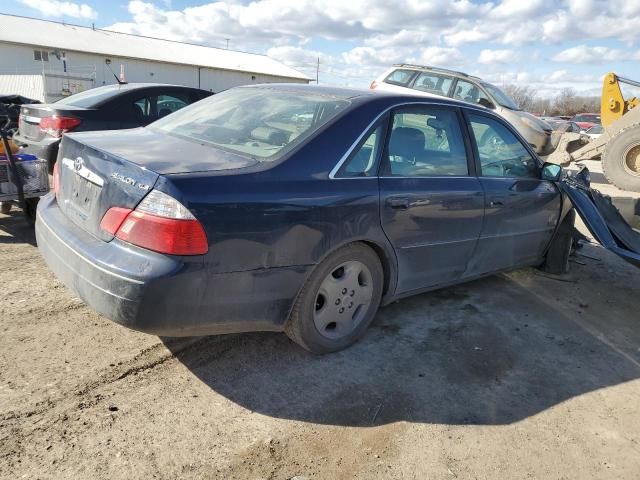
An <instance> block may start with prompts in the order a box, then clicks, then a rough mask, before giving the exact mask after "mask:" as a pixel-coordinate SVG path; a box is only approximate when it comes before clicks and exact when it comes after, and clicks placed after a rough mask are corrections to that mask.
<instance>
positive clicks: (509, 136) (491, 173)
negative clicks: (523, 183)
mask: <svg viewBox="0 0 640 480" xmlns="http://www.w3.org/2000/svg"><path fill="white" fill-rule="evenodd" d="M469 120H470V122H471V130H472V132H473V136H474V137H475V140H476V145H477V147H478V155H479V157H480V170H481V175H482V176H483V177H513V178H520V177H524V178H539V177H540V175H539V168H540V167H539V166H538V163H537V162H536V160H535V159H534V158H533V157H532V156H531V154H530V153H529V151H528V150H527V149H526V148H525V146H524V145H523V144H522V143H521V142H520V140H518V138H516V136H515V135H514V134H513V133H511V132H510V131H509V130H508V129H507V127H505V126H504V125H503V124H502V123H501V122H498V121H497V120H494V119H492V118H488V117H485V116H482V115H476V114H470V115H469Z"/></svg>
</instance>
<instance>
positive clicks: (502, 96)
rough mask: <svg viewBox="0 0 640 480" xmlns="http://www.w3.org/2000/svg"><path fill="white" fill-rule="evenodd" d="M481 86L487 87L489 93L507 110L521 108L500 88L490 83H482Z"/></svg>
mask: <svg viewBox="0 0 640 480" xmlns="http://www.w3.org/2000/svg"><path fill="white" fill-rule="evenodd" d="M482 86H483V87H484V88H486V89H487V91H488V92H489V95H491V96H492V97H493V98H494V99H495V101H496V102H498V104H499V105H502V106H503V107H505V108H508V109H509V110H522V109H521V108H520V107H519V106H518V105H516V102H514V101H513V99H512V98H511V97H510V96H509V95H507V94H506V93H504V92H503V91H502V90H500V89H499V88H498V87H496V86H494V85H491V84H490V83H483V84H482Z"/></svg>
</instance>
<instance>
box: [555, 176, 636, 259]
mask: <svg viewBox="0 0 640 480" xmlns="http://www.w3.org/2000/svg"><path fill="white" fill-rule="evenodd" d="M558 186H559V187H560V189H561V190H562V191H563V192H565V193H566V194H567V195H568V196H569V198H570V199H571V202H572V203H573V206H574V207H575V209H576V211H577V212H578V215H580V217H581V218H582V220H583V221H584V223H585V225H586V226H587V228H588V229H589V231H590V232H591V234H592V235H593V237H594V238H595V239H596V240H597V241H598V242H599V243H600V244H601V245H602V246H603V247H605V248H606V249H607V250H610V251H612V252H613V253H615V254H616V255H618V256H619V257H621V258H623V259H624V260H626V261H627V262H629V263H631V264H633V265H635V266H636V267H639V268H640V232H638V231H636V230H634V229H633V228H631V226H630V225H629V224H628V223H627V222H626V221H625V220H624V218H623V217H622V215H620V212H618V210H617V209H616V208H615V207H614V206H613V204H612V203H611V200H610V199H609V198H608V197H606V196H604V195H602V194H601V193H600V192H599V191H597V190H594V189H592V188H591V187H590V181H589V170H588V169H587V168H586V167H583V168H582V169H581V170H580V171H579V172H578V173H576V174H568V175H566V176H565V177H564V178H563V179H562V180H560V181H559V182H558Z"/></svg>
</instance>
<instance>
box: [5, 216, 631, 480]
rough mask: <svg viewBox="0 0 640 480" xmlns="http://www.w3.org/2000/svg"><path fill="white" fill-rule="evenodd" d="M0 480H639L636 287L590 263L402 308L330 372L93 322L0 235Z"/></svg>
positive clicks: (604, 260) (323, 362) (271, 347)
mask: <svg viewBox="0 0 640 480" xmlns="http://www.w3.org/2000/svg"><path fill="white" fill-rule="evenodd" d="M0 265H1V266H2V268H1V270H0V285H2V289H1V291H0V478H3V479H4V478H7V479H14V478H40V479H47V478H92V479H93V478H95V479H114V480H115V479H131V478H159V479H173V478H181V479H182V478H185V479H190V478H212V479H217V478H220V479H291V478H293V477H296V478H297V479H299V480H301V479H309V480H310V479H342V478H344V479H350V478H357V479H372V478H385V479H387V478H388V479H411V478H420V479H500V480H504V479H534V478H539V479H569V478H571V479H581V480H584V479H587V478H588V479H614V478H615V479H637V478H638V477H639V476H640V400H639V399H640V380H639V378H640V315H639V314H638V310H639V308H640V304H639V303H638V301H639V299H640V271H638V270H636V269H634V268H632V267H630V266H628V265H627V264H625V263H624V262H622V261H619V260H618V259H617V257H613V256H612V255H610V254H609V253H608V252H607V251H604V250H603V249H602V248H600V247H597V246H591V245H587V246H585V247H583V249H582V254H581V255H578V256H576V257H575V258H574V259H573V263H572V273H571V274H569V275H567V276H563V277H549V276H545V275H543V274H541V273H540V272H538V271H536V270H534V269H524V270H519V271H515V272H512V273H508V274H502V275H498V276H494V277H490V278H487V279H483V280H480V281H475V282H473V283H468V284H465V285H461V286H458V287H455V288H448V289H445V290H441V291H437V292H432V293H429V294H424V295H420V296H417V297H414V298H409V299H406V300H403V301H401V302H398V303H395V304H393V305H391V306H389V307H386V308H384V309H382V310H381V311H380V313H379V314H378V316H377V318H376V320H375V323H374V325H373V326H372V328H371V329H370V330H369V332H368V333H367V335H366V337H365V338H364V339H363V340H362V341H361V342H359V343H358V344H357V345H355V346H354V347H352V348H350V349H348V350H346V351H343V352H340V353H338V354H333V355H328V356H323V357H317V356H313V355H310V354H307V353H306V352H304V351H303V350H301V349H300V348H298V347H297V346H296V345H294V344H292V343H291V342H290V341H289V340H288V339H287V338H286V337H285V336H284V335H281V334H271V333H270V334H265V333H256V334H245V335H228V336H219V337H206V338H196V339H168V338H158V337H154V336H150V335H145V334H141V333H136V332H133V331H129V330H126V329H125V328H123V327H120V326H118V325H116V324H114V323H111V322H110V321H108V320H106V319H104V318H102V317H100V316H99V315H97V314H95V313H93V312H92V311H91V310H90V309H89V308H87V307H85V306H84V305H83V304H82V303H81V302H80V301H79V300H78V299H76V298H74V297H73V295H71V294H70V293H69V291H67V290H66V289H65V288H64V287H63V286H62V285H61V284H60V283H58V282H57V281H56V280H55V278H54V277H53V276H52V275H51V274H50V273H49V272H48V270H47V269H46V267H45V265H44V263H43V261H42V260H41V258H40V257H39V255H38V251H37V248H36V247H35V246H34V237H33V234H32V231H31V230H30V229H29V228H27V227H26V226H25V224H24V222H23V220H22V218H21V217H20V216H19V215H18V214H17V213H15V214H12V215H10V216H0Z"/></svg>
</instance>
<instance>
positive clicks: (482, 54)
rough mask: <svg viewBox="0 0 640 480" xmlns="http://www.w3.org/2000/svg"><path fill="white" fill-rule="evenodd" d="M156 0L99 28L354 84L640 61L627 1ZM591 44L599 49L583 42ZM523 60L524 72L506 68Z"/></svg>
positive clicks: (526, 78) (551, 78)
mask: <svg viewBox="0 0 640 480" xmlns="http://www.w3.org/2000/svg"><path fill="white" fill-rule="evenodd" d="M21 1H23V2H25V3H27V4H36V3H37V4H39V5H43V4H47V5H50V4H56V5H58V4H63V3H64V4H65V5H66V4H67V3H68V2H56V1H53V0H21ZM163 1H164V3H163V2H160V1H157V2H153V3H152V2H151V1H150V0H149V1H144V0H132V1H130V2H129V3H128V12H129V14H130V19H128V20H127V21H124V22H120V23H118V24H115V25H112V26H110V27H107V28H111V29H115V30H118V31H123V32H127V33H136V34H141V35H149V36H155V37H161V38H167V39H174V40H181V41H188V42H195V43H202V44H206V45H211V46H218V47H224V46H225V45H226V43H227V40H226V39H229V46H230V48H232V49H239V50H250V51H258V52H263V53H267V54H269V55H270V56H272V57H274V58H276V59H278V60H281V61H283V62H285V63H287V64H289V65H291V66H293V67H294V68H297V69H299V70H301V71H303V72H304V73H306V74H308V75H310V76H314V74H315V69H314V67H315V63H316V62H317V58H318V56H320V57H321V58H320V63H321V65H320V72H321V73H320V78H321V80H324V81H335V82H336V83H340V84H345V83H346V84H352V83H355V84H359V85H363V86H364V85H367V84H368V83H369V82H370V81H371V80H372V79H373V78H375V77H376V76H378V75H379V74H380V73H381V72H382V71H384V70H385V69H386V68H388V67H389V66H390V65H391V64H393V63H421V64H431V65H438V66H444V67H451V68H462V69H464V70H466V71H469V73H474V74H484V75H489V76H492V78H494V77H493V76H494V75H495V76H496V78H498V80H496V82H497V83H499V84H501V83H505V82H506V83H512V82H518V83H523V84H532V85H534V84H536V85H540V86H542V85H544V83H545V82H556V83H558V84H561V83H563V82H564V83H567V82H570V81H569V80H567V78H568V76H570V74H569V73H567V74H565V75H564V76H563V75H560V74H558V73H557V72H559V71H567V70H569V71H570V70H571V69H569V65H570V64H577V63H582V64H586V65H589V64H592V65H595V64H597V63H599V62H603V61H604V60H606V61H610V62H620V61H624V60H627V59H640V56H638V55H637V54H636V53H635V49H636V45H637V43H638V42H640V29H638V25H639V24H640V2H630V1H628V0H607V1H605V0H493V1H491V2H487V3H480V2H477V1H476V0H441V1H435V0H396V1H394V2H389V1H384V0H350V1H348V2H345V1H344V0H297V1H296V2H291V0H252V1H250V2H246V1H240V0H215V1H209V3H206V2H207V0H201V1H202V2H204V3H201V4H200V5H198V6H194V7H188V8H178V7H177V3H178V2H173V5H174V6H172V3H171V2H170V1H169V0H163ZM70 5H76V4H70ZM78 8H80V6H78ZM88 8H90V7H88ZM319 40H320V41H319ZM327 40H328V41H334V40H337V42H334V43H332V49H331V54H330V55H329V54H323V53H322V52H321V51H319V50H322V48H320V47H318V45H325V44H326V41H327ZM599 40H602V41H603V43H605V41H606V44H607V45H608V46H607V47H587V46H585V45H591V44H592V43H593V41H599ZM569 42H571V43H569ZM567 43H569V44H567ZM576 43H584V44H585V45H580V46H578V47H575V45H576ZM621 44H622V45H621ZM343 45H347V46H345V47H343V48H342V49H341V50H340V47H341V46H343ZM531 45H535V46H536V47H535V50H534V49H533V48H532V47H531ZM311 46H313V47H311ZM336 46H337V47H338V49H337V50H336V49H335V47H336ZM567 47H572V48H567ZM625 47H626V48H625ZM598 49H606V50H598ZM626 50H629V52H626ZM523 55H526V57H523ZM552 60H553V62H552ZM525 63H526V64H527V65H528V66H529V68H530V69H531V71H529V72H513V70H514V67H515V66H516V65H518V66H521V65H523V64H525ZM565 64H566V65H565ZM549 65H553V67H549ZM626 65H629V66H631V65H632V64H631V63H627V64H626ZM581 68H586V67H581ZM594 68H595V67H594ZM608 68H610V67H608V66H607V67H606V68H605V69H608ZM612 68H615V67H612ZM554 69H555V71H553V70H554ZM483 70H484V71H483ZM545 76H546V78H545ZM630 76H631V75H630ZM589 81H590V80H585V81H584V82H578V83H577V84H578V85H583V83H584V85H587V83H588V82H589ZM595 84H596V85H597V80H595ZM541 88H542V87H541ZM545 88H547V87H545ZM549 88H551V87H549ZM585 88H586V87H585ZM589 88H594V84H593V83H592V84H591V86H590V87H589Z"/></svg>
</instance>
